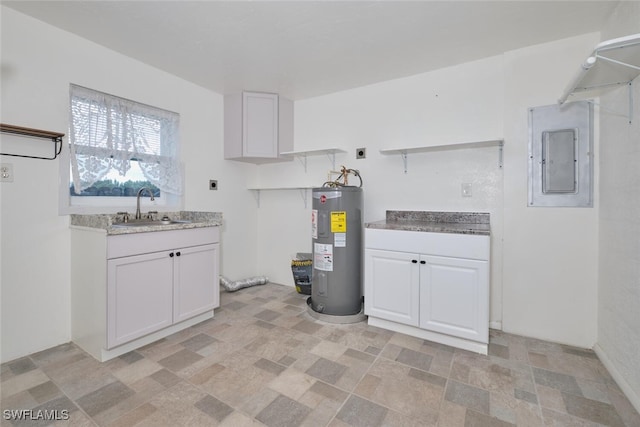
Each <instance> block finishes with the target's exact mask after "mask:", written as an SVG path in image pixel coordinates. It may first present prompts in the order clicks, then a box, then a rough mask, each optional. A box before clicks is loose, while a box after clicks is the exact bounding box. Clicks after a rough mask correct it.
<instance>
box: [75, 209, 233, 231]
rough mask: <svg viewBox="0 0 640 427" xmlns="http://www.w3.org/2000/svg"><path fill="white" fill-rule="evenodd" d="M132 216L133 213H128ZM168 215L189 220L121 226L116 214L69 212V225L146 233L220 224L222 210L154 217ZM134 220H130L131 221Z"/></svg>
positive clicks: (159, 214) (120, 220) (179, 219)
mask: <svg viewBox="0 0 640 427" xmlns="http://www.w3.org/2000/svg"><path fill="white" fill-rule="evenodd" d="M130 216H133V214H130ZM164 216H168V217H169V218H171V220H173V221H189V222H186V223H177V224H166V225H161V224H158V225H155V224H154V225H150V226H135V227H123V226H122V225H120V224H122V216H121V215H116V214H95V215H79V214H71V219H70V225H71V227H85V228H95V229H100V230H105V231H106V233H107V235H118V234H133V233H148V232H154V231H167V230H184V229H189V228H201V227H217V226H220V225H222V212H196V211H180V212H159V213H158V214H157V215H154V217H155V218H158V219H160V218H162V217H164ZM133 221H134V220H130V222H133Z"/></svg>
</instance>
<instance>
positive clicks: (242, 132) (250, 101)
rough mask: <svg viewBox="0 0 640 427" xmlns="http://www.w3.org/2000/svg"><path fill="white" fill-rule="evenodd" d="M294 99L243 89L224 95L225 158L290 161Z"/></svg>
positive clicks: (246, 160)
mask: <svg viewBox="0 0 640 427" xmlns="http://www.w3.org/2000/svg"><path fill="white" fill-rule="evenodd" d="M291 150H293V102H292V101H291V100H288V99H285V98H283V97H281V96H278V95H277V94H273V93H260V92H242V93H241V94H232V95H225V97H224V158H225V159H228V160H238V161H242V162H248V163H256V164H261V163H269V162H283V161H290V160H291V158H290V157H280V153H282V152H287V151H291Z"/></svg>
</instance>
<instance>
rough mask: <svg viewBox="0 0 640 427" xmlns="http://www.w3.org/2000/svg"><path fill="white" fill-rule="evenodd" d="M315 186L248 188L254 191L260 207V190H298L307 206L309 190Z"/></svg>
mask: <svg viewBox="0 0 640 427" xmlns="http://www.w3.org/2000/svg"><path fill="white" fill-rule="evenodd" d="M312 188H315V187H313V186H297V187H296V186H291V187H261V188H258V187H252V188H248V190H251V191H253V195H254V198H255V199H256V203H257V204H258V207H260V192H261V191H282V190H298V191H299V192H300V197H302V200H303V201H304V207H305V209H306V208H307V203H308V200H309V193H308V191H307V190H310V189H312Z"/></svg>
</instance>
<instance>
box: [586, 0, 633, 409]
mask: <svg viewBox="0 0 640 427" xmlns="http://www.w3.org/2000/svg"><path fill="white" fill-rule="evenodd" d="M637 33H640V3H638V2H624V3H621V4H620V5H619V6H618V8H617V9H616V10H615V12H614V13H613V14H612V16H611V17H610V18H609V21H608V22H607V24H606V26H605V27H604V29H603V30H602V40H609V39H612V38H616V37H622V36H626V35H629V34H637ZM633 99H634V105H633V111H634V114H633V120H632V123H631V124H629V123H628V118H627V117H623V116H621V115H619V114H614V113H612V112H611V111H612V110H613V111H619V112H624V113H626V112H628V109H629V107H628V104H629V91H628V88H626V87H625V88H621V89H617V90H615V91H612V92H610V93H608V94H606V95H605V96H602V97H601V100H600V101H601V103H602V105H603V106H604V107H606V108H607V109H606V110H605V109H604V108H603V109H599V112H600V116H601V127H600V132H601V136H600V139H601V141H602V146H601V150H600V151H601V156H600V194H601V200H600V224H599V226H600V263H599V266H600V271H599V278H598V282H599V293H598V345H597V347H596V350H597V351H598V355H599V356H600V357H601V359H603V360H604V361H605V362H606V364H607V368H608V369H609V371H610V372H611V373H612V374H613V375H614V378H615V379H616V381H617V382H618V384H619V385H620V387H621V388H622V389H623V390H624V391H625V393H626V394H627V397H628V398H629V400H630V401H631V402H632V403H633V404H634V405H635V407H636V408H637V409H638V411H640V369H638V355H639V354H640V308H639V307H640V194H639V189H640V114H638V112H640V80H639V79H637V78H636V79H635V80H634V82H633Z"/></svg>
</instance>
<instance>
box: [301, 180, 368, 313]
mask: <svg viewBox="0 0 640 427" xmlns="http://www.w3.org/2000/svg"><path fill="white" fill-rule="evenodd" d="M312 195H313V210H312V212H311V217H312V218H311V219H312V249H313V279H312V284H311V298H310V304H309V305H310V307H311V309H312V310H314V311H315V312H317V313H323V314H326V315H335V316H347V315H354V314H358V313H359V312H360V311H361V308H362V295H363V294H362V227H363V224H362V188H360V187H350V186H339V187H335V188H329V187H320V188H314V189H313V190H312Z"/></svg>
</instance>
